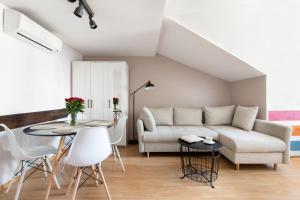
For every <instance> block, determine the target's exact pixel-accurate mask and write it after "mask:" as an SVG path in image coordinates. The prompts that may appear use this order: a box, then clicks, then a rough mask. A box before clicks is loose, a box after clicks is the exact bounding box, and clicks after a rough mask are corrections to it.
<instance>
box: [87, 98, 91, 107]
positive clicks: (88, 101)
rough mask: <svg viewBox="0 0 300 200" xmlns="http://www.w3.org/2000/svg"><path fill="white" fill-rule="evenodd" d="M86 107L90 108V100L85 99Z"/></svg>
mask: <svg viewBox="0 0 300 200" xmlns="http://www.w3.org/2000/svg"><path fill="white" fill-rule="evenodd" d="M87 108H90V100H89V99H88V100H87Z"/></svg>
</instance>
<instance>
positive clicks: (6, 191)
mask: <svg viewBox="0 0 300 200" xmlns="http://www.w3.org/2000/svg"><path fill="white" fill-rule="evenodd" d="M21 163H22V161H19V163H18V165H17V167H16V169H15V171H14V177H15V175H16V173H17V172H18V171H19V168H20V166H21ZM12 183H13V180H11V181H9V183H8V187H7V188H6V190H5V193H8V192H9V190H10V188H11V186H12Z"/></svg>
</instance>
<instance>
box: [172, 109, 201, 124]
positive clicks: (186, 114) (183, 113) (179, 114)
mask: <svg viewBox="0 0 300 200" xmlns="http://www.w3.org/2000/svg"><path fill="white" fill-rule="evenodd" d="M174 123H175V125H176V126H180V125H183V126H202V125H203V124H202V109H200V108H178V107H175V108H174Z"/></svg>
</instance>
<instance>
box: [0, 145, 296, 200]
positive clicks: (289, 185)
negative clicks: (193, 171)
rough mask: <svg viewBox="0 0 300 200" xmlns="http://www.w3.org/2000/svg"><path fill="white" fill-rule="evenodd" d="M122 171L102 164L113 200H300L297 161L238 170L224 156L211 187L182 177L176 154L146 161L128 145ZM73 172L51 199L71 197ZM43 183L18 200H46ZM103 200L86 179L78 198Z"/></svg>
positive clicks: (38, 176)
mask: <svg viewBox="0 0 300 200" xmlns="http://www.w3.org/2000/svg"><path fill="white" fill-rule="evenodd" d="M120 150H121V155H122V156H123V158H124V164H125V167H126V170H127V171H126V172H125V173H123V172H122V171H121V168H120V165H119V163H118V162H115V161H114V159H113V158H109V159H108V160H107V161H105V162H104V163H103V171H104V175H105V177H106V180H107V182H108V186H109V190H110V192H111V196H112V199H113V200H114V199H124V200H126V199H128V200H135V199H138V200H148V199H154V200H155V199H164V200H167V199H168V200H169V199H170V200H179V199H189V200H191V199H197V200H199V199H204V200H206V199H208V200H210V199H211V200H218V199H222V200H223V199H239V200H244V199H245V200H260V199H263V200H277V199H278V200H289V199H290V200H299V199H300V188H299V186H300V158H292V162H291V164H290V165H289V166H287V165H279V167H278V170H277V171H274V170H273V168H272V166H265V165H241V168H240V171H236V170H234V165H233V164H232V163H231V162H229V161H228V160H227V159H225V158H222V159H221V163H220V172H219V178H218V180H217V181H216V182H215V187H216V188H215V189H212V188H210V187H209V186H208V185H206V184H203V183H199V182H194V181H192V180H189V179H183V180H182V179H180V176H181V172H180V159H179V156H178V154H176V153H173V154H161V153H159V154H158V153H157V154H154V153H153V154H151V155H150V158H149V159H148V158H147V157H146V156H145V155H144V154H139V153H138V147H137V146H136V145H131V146H129V147H127V148H123V149H122V148H120ZM72 173H73V168H71V167H65V170H64V172H60V173H59V175H58V178H59V181H60V183H61V186H62V189H61V190H57V189H56V188H55V187H53V189H52V191H51V195H50V198H49V199H56V200H62V199H70V197H68V196H65V194H64V193H65V191H66V187H67V184H68V183H69V180H70V176H71V175H70V174H72ZM45 190H46V179H45V178H44V174H43V173H42V172H37V173H35V174H34V175H33V176H32V177H31V178H30V179H28V180H27V181H26V182H25V183H24V187H23V189H22V191H21V195H20V199H22V200H40V199H43V198H44V196H45ZM15 191H16V185H14V186H13V187H12V190H11V191H10V193H9V194H0V199H1V200H2V199H3V200H4V199H13V196H14V193H15ZM89 199H91V200H93V199H106V195H105V191H104V187H103V185H99V187H96V186H95V182H94V181H92V180H90V181H88V182H87V183H86V184H85V185H84V186H83V187H82V188H80V190H79V191H78V193H77V200H89Z"/></svg>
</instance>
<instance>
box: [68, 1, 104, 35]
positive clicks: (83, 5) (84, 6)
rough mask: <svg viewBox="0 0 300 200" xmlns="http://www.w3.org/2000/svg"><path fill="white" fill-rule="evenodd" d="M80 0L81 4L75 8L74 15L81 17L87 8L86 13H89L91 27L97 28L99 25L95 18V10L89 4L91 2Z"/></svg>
mask: <svg viewBox="0 0 300 200" xmlns="http://www.w3.org/2000/svg"><path fill="white" fill-rule="evenodd" d="M67 1H69V2H70V3H75V2H76V1H77V0H67ZM78 2H79V5H78V7H77V8H76V9H75V10H74V15H76V16H77V17H80V18H81V17H82V15H83V10H85V11H86V13H87V14H88V15H89V20H90V28H91V29H96V28H97V27H98V26H97V24H96V22H95V21H94V20H93V17H94V12H93V10H92V9H91V7H90V6H89V4H88V3H87V2H86V0H78Z"/></svg>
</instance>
